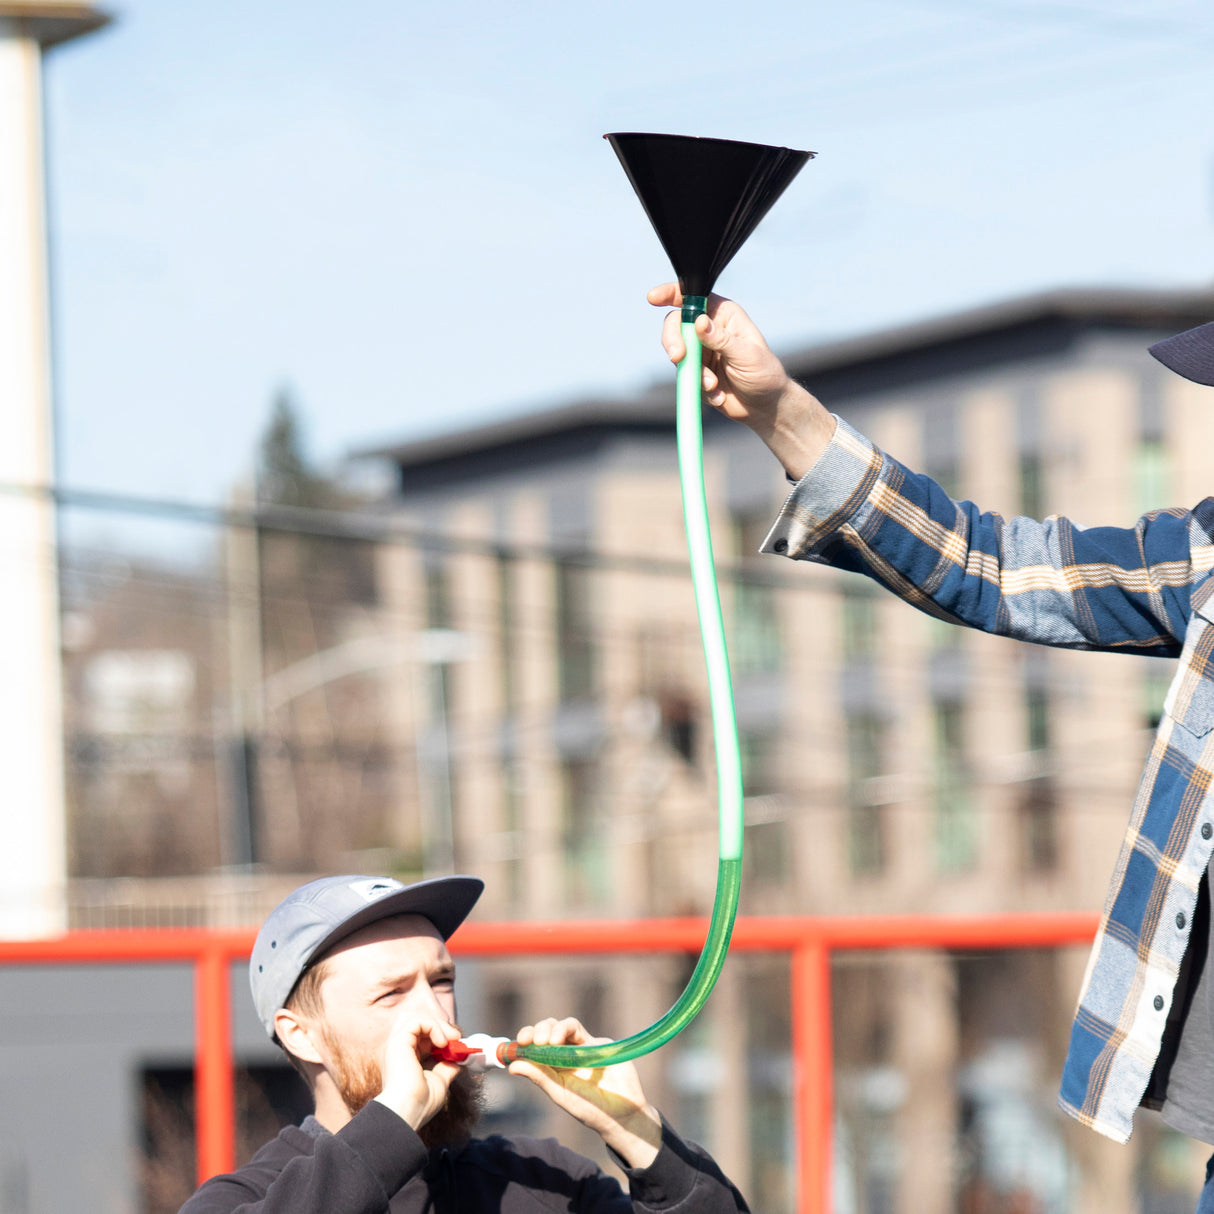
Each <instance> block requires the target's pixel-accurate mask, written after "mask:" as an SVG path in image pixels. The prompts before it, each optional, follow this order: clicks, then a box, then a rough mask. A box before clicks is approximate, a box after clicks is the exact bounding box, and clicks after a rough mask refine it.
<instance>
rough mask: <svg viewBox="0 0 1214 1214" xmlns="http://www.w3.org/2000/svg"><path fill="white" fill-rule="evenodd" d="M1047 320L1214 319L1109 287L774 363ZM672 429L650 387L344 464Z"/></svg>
mask: <svg viewBox="0 0 1214 1214" xmlns="http://www.w3.org/2000/svg"><path fill="white" fill-rule="evenodd" d="M1051 319H1056V320H1080V321H1083V320H1086V321H1095V322H1105V323H1113V324H1136V325H1140V326H1142V327H1144V328H1152V329H1160V330H1180V329H1185V328H1190V327H1192V326H1193V325H1197V324H1201V323H1202V322H1203V321H1206V320H1214V288H1212V289H1206V290H1201V289H1196V288H1194V289H1190V290H1171V291H1158V290H1136V289H1131V288H1117V287H1110V288H1080V289H1062V290H1055V291H1043V292H1039V293H1037V294H1033V295H1026V296H1020V297H1018V298H1015V299H1010V300H1004V301H1001V302H999V303H994V304H988V305H983V306H980V307H975V308H968V309H966V310H964V311H960V312H953V313H947V314H945V315H943V316H936V317H932V318H930V319H928V320H923V321H914V322H912V323H910V324H905V325H897V326H894V327H892V328H888V329H881V330H878V331H877V332H875V333H868V334H863V335H861V336H858V337H849V338H844V339H842V340H839V341H831V342H825V343H820V344H816V345H813V346H808V347H805V348H803V349H801V350H794V351H780V357H781V358H782V360H783V361H784V363H785V365H786V366H787V367H788V369H789V371H790V373H792V374H794V375H796V376H797V377H798V378H804V377H805V376H809V375H820V374H822V373H823V372H826V371H833V370H838V369H842V368H846V367H849V366H856V365H858V364H863V363H872V362H875V361H879V360H881V359H885V358H892V357H897V356H898V355H900V354H905V353H907V352H908V351H912V350H916V351H917V350H925V349H929V348H931V347H933V346H943V345H947V344H951V343H955V342H960V341H965V340H966V339H969V338H973V337H977V336H980V335H982V334H987V333H992V332H998V331H1000V330H1008V329H1014V328H1017V327H1019V326H1022V325H1030V324H1034V323H1039V322H1041V321H1048V320H1051ZM673 422H674V391H673V383H670V384H656V385H652V386H650V387H649V388H647V389H644V390H642V391H641V392H638V393H636V394H633V395H630V396H627V397H619V398H615V399H611V398H595V399H590V400H578V401H573V402H571V403H568V404H564V405H558V406H557V407H555V408H550V409H540V410H537V411H535V412H531V413H520V414H515V415H514V416H512V417H508V418H505V419H503V420H501V421H496V422H490V423H488V424H486V425H481V426H472V427H468V428H461V429H458V430H448V431H444V432H443V433H441V434H437V435H434V436H433V437H431V438H423V439H420V440H417V441H415V442H406V443H396V444H392V445H388V446H375V447H364V448H359V449H356V450H354V451H351V452H350V455H349V458H350V459H388V460H392V461H393V462H394V463H396V464H398V465H400V466H402V467H407V466H411V465H418V464H427V463H432V462H434V461H436V460H441V459H447V458H450V457H452V456H456V455H467V454H470V453H472V452H475V451H485V450H489V449H491V448H493V447H498V446H503V445H505V444H508V443H518V442H524V441H527V440H529V439H535V438H542V437H544V436H545V435H550V434H556V433H560V432H562V431H571V430H579V429H594V428H597V427H619V426H633V427H637V428H641V429H655V430H656V429H668V428H669V427H671V426H672V425H673Z"/></svg>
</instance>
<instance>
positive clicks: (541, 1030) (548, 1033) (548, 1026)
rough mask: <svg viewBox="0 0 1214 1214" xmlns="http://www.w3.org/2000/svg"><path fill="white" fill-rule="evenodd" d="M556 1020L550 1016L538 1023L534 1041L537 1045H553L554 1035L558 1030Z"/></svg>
mask: <svg viewBox="0 0 1214 1214" xmlns="http://www.w3.org/2000/svg"><path fill="white" fill-rule="evenodd" d="M556 1025H557V1022H556V1020H555V1019H554V1018H553V1017H551V1016H548V1017H546V1018H545V1019H543V1020H540V1021H537V1022H536V1025H535V1033H534V1037H533V1040H534V1042H535V1044H536V1045H551V1044H552V1042H553V1033H554V1031H555V1030H556Z"/></svg>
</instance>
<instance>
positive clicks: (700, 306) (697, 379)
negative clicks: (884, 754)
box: [506, 295, 742, 1068]
mask: <svg viewBox="0 0 1214 1214" xmlns="http://www.w3.org/2000/svg"><path fill="white" fill-rule="evenodd" d="M706 304H707V300H706V299H705V298H704V297H703V296H702V295H691V296H688V297H687V298H686V299H685V300H684V301H683V315H682V321H683V324H682V330H683V340H684V342H685V343H686V346H687V355H686V357H685V358H684V359H683V361H682V362H681V363H679V368H678V379H677V389H676V411H677V429H678V449H679V480H680V483H681V485H682V490H683V521H684V524H685V526H686V529H687V550H688V554H689V556H690V561H691V578H692V586H693V589H694V592H695V601H696V612H697V614H698V615H699V620H700V636H701V638H702V640H703V644H704V662H705V666H706V667H707V671H708V696H709V702H710V704H711V707H712V732H713V740H714V742H715V745H716V756H717V814H718V820H719V830H720V858H719V861H718V866H717V892H716V897H715V898H714V899H713V905H712V919H711V921H710V922H709V925H708V938H707V939H706V940H705V942H704V948H703V950H702V951H701V953H700V959H699V961H698V962H697V963H696V967H695V970H694V971H693V972H692V975H691V980H690V981H689V982H688V984H687V987H686V989H685V990H684V991H683V993H682V994H681V995H680V996H679V998H678V1000H677V1001H676V1002H675V1004H674V1005H673V1006H672V1007H671V1009H670V1010H669V1011H668V1012H667V1013H666V1014H665V1015H664V1016H663V1017H662V1018H661V1019H660V1020H656V1021H655V1022H654V1023H653V1024H651V1025H650V1026H649V1027H648V1028H647V1029H642V1030H641V1032H639V1033H634V1034H633V1035H632V1036H631V1037H624V1038H622V1039H621V1040H620V1041H610V1042H607V1043H605V1044H603V1045H517V1044H514V1043H511V1044H510V1045H509V1046H507V1047H506V1056H507V1058H508V1059H514V1058H525V1059H527V1060H528V1061H530V1062H537V1063H540V1064H541V1065H544V1066H552V1067H566V1068H569V1067H600V1066H610V1065H611V1064H612V1063H616V1062H628V1061H629V1060H631V1059H633V1058H640V1057H641V1056H642V1055H643V1054H648V1053H650V1052H651V1051H653V1050H656V1049H657V1048H658V1047H659V1046H661V1045H665V1044H666V1042H668V1041H669V1040H671V1038H673V1037H675V1036H677V1035H678V1034H679V1033H681V1032H682V1031H683V1030H684V1029H685V1028H686V1027H687V1026H688V1025H689V1024H690V1023H691V1022H692V1021H693V1020H694V1019H695V1018H696V1016H697V1015H698V1014H699V1012H700V1009H701V1008H702V1007H703V1006H704V1004H705V1002H706V1001H707V999H708V996H709V995H710V994H711V993H712V988H713V987H714V986H715V985H716V982H717V978H718V977H719V976H720V973H721V967H722V966H723V965H724V964H725V957H726V954H727V953H728V952H729V939H730V936H731V935H732V934H733V924H734V919H735V917H736V916H737V912H738V895H739V892H740V890H741V885H742V763H741V756H740V754H739V751H738V727H737V721H736V719H735V716H734V706H733V690H732V687H731V683H730V677H729V654H728V652H727V650H726V646H725V626H724V622H723V621H722V618H721V598H720V594H719V592H718V590H717V579H716V569H715V566H714V563H713V557H712V535H711V532H710V530H709V525H708V502H707V497H706V494H705V492H704V432H703V425H702V422H701V416H700V414H701V403H700V395H701V377H702V351H701V347H700V339H699V336H698V335H697V334H696V331H695V319H696V317H697V316H699V315H700V314H701V313H702V312H703V311H704V310H705V307H706Z"/></svg>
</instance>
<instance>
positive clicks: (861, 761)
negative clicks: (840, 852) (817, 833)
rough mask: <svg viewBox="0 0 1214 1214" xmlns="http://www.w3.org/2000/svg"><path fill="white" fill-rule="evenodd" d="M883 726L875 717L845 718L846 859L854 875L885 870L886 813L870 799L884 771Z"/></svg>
mask: <svg viewBox="0 0 1214 1214" xmlns="http://www.w3.org/2000/svg"><path fill="white" fill-rule="evenodd" d="M884 741H885V725H884V722H883V721H882V720H881V719H880V717H878V716H877V715H876V714H875V713H871V712H866V713H858V714H856V715H854V716H849V717H848V718H847V809H848V816H847V858H848V863H849V864H850V866H851V870H852V872H853V873H856V874H870V873H879V872H882V871H883V870H884V868H885V862H886V849H885V829H886V827H885V812H884V809H883V807H882V806H881V805H880V804H877V803H875V801H874V799H873V788H874V781H875V780H876V778H877V777H878V776H880V775H881V774H882V772H883V770H884Z"/></svg>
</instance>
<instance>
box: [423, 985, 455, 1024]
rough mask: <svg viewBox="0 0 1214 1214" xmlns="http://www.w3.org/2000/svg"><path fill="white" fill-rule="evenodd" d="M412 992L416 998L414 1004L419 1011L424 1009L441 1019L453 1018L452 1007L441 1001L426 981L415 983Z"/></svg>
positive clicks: (436, 992) (437, 993)
mask: <svg viewBox="0 0 1214 1214" xmlns="http://www.w3.org/2000/svg"><path fill="white" fill-rule="evenodd" d="M413 994H414V997H415V1000H416V1003H415V1006H416V1007H417V1008H418V1010H419V1011H425V1012H427V1013H429V1014H430V1015H433V1016H438V1017H440V1018H441V1019H443V1020H450V1019H452V1018H453V1015H454V1013H453V1009H452V1008H451V1007H450V1006H449V1004H447V1003H445V1002H444V1001H443V999H442V997H441V996H440V994H439V992H438V991H436V990H435V989H434V987H432V986H431V985H430V984H429V983H428V982H419V983H417V984H416V986H414V988H413Z"/></svg>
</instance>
